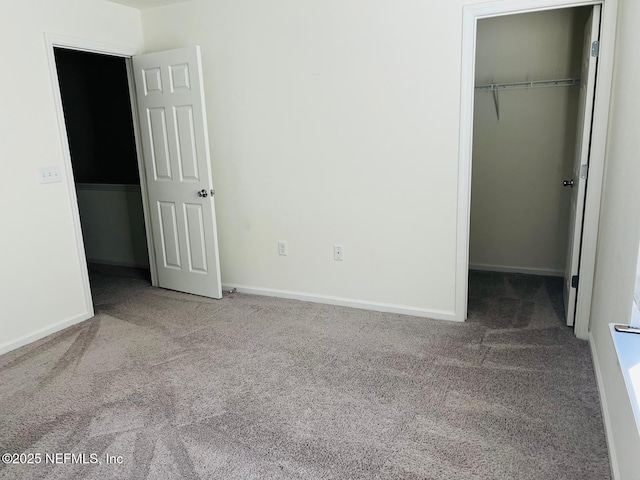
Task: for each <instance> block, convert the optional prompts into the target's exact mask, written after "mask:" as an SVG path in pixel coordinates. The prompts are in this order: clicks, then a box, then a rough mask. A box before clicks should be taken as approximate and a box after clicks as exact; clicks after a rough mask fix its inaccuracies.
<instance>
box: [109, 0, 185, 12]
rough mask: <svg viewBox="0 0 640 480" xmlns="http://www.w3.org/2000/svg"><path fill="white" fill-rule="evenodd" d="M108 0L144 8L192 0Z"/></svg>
mask: <svg viewBox="0 0 640 480" xmlns="http://www.w3.org/2000/svg"><path fill="white" fill-rule="evenodd" d="M107 1H108V2H113V3H120V4H122V5H127V6H128V7H133V8H137V9H139V10H144V9H145V8H154V7H161V6H163V5H171V4H172V3H181V2H188V1H190V0H107Z"/></svg>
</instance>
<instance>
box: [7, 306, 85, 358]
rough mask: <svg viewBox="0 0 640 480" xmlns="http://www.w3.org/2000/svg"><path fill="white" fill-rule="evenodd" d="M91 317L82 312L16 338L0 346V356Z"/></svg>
mask: <svg viewBox="0 0 640 480" xmlns="http://www.w3.org/2000/svg"><path fill="white" fill-rule="evenodd" d="M91 317H93V313H91V312H84V313H81V314H80V315H76V316H75V317H71V318H68V319H66V320H63V321H62V322H59V323H56V324H54V325H51V326H49V327H46V328H43V329H41V330H38V331H36V332H34V333H30V334H28V335H24V336H22V337H19V338H17V339H16V340H11V341H10V342H7V343H4V344H2V345H0V355H2V354H4V353H7V352H10V351H12V350H15V349H16V348H20V347H23V346H25V345H27V344H29V343H32V342H35V341H38V340H40V339H42V338H44V337H46V336H48V335H51V334H52V333H56V332H59V331H60V330H64V329H65V328H67V327H70V326H72V325H75V324H77V323H80V322H84V321H85V320H89V319H90V318H91Z"/></svg>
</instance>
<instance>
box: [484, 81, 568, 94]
mask: <svg viewBox="0 0 640 480" xmlns="http://www.w3.org/2000/svg"><path fill="white" fill-rule="evenodd" d="M577 85H580V79H579V78H563V79H561V80H534V81H531V82H510V83H490V84H487V85H476V90H493V91H496V90H515V89H517V88H541V87H573V86H577Z"/></svg>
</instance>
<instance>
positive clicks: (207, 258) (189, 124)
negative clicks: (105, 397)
mask: <svg viewBox="0 0 640 480" xmlns="http://www.w3.org/2000/svg"><path fill="white" fill-rule="evenodd" d="M45 38H46V42H47V47H48V53H49V66H50V71H51V76H52V80H53V82H54V89H55V96H56V108H57V111H58V120H59V127H60V133H61V141H62V148H63V151H64V157H65V170H67V171H68V172H75V171H76V170H77V169H78V168H81V167H76V166H75V165H73V163H74V162H73V161H72V158H71V157H72V156H73V153H72V148H73V147H72V146H71V144H70V138H69V137H70V135H69V134H68V132H67V130H68V126H71V123H73V122H68V121H67V118H66V117H67V115H66V113H65V110H64V106H63V103H64V101H63V98H62V97H63V88H64V87H63V88H61V87H60V79H59V76H58V66H57V63H58V60H57V58H56V57H60V52H61V51H62V50H72V51H77V52H80V53H84V54H88V55H90V56H92V57H91V58H93V59H94V60H92V61H102V60H104V59H105V58H106V59H109V58H111V57H115V59H114V61H115V64H114V65H111V66H110V67H111V68H115V70H116V71H118V72H119V73H115V75H116V77H117V78H113V79H112V81H113V82H120V84H121V86H122V89H121V92H122V95H121V98H120V99H119V100H118V101H117V102H116V101H112V102H111V101H105V100H104V98H99V99H97V100H96V103H97V104H98V105H99V108H97V109H96V110H97V111H96V112H95V115H98V116H99V115H104V116H106V117H108V115H106V114H103V113H102V112H100V109H101V108H112V105H113V103H119V104H120V105H121V110H122V119H120V118H119V117H118V118H117V119H116V120H115V121H104V119H103V118H100V119H98V120H96V121H95V124H96V125H99V128H101V129H102V131H100V132H99V134H95V132H94V134H93V136H94V137H96V136H99V137H101V138H102V139H103V140H105V141H106V142H117V141H119V138H115V137H118V135H115V134H114V133H113V127H114V122H121V123H122V125H120V126H123V130H122V131H121V132H120V134H121V135H126V136H128V137H129V140H128V141H125V142H123V143H125V144H129V147H130V146H131V143H132V142H131V141H130V136H131V135H132V136H133V139H134V141H133V143H134V145H135V149H131V148H129V149H128V150H126V152H119V153H118V154H122V155H123V156H124V157H125V158H133V157H136V159H137V179H138V181H137V183H136V184H124V185H126V188H124V189H122V188H120V190H125V192H124V194H122V192H121V194H122V195H121V198H120V207H121V208H120V212H121V213H123V215H120V217H119V223H120V226H121V227H123V228H122V229H121V230H124V231H128V234H127V235H125V236H124V237H125V238H124V239H125V240H127V237H128V240H129V241H128V242H127V241H124V242H122V243H123V244H124V245H125V247H124V249H123V250H125V251H128V253H129V256H128V257H129V258H128V260H127V259H126V258H125V260H124V261H122V258H120V260H118V259H116V260H114V259H113V257H110V258H108V259H107V260H106V261H105V259H104V257H102V258H100V259H99V261H98V262H94V264H95V263H98V264H99V265H100V266H101V268H104V267H105V265H108V266H110V267H125V268H130V265H133V267H134V268H142V269H143V270H145V272H146V271H147V270H148V273H149V274H148V275H145V277H146V278H147V279H148V278H149V277H150V283H151V285H153V286H157V287H161V288H167V289H171V290H176V291H180V292H184V293H191V294H196V295H202V296H206V297H210V298H222V282H221V278H220V261H219V255H218V241H217V228H216V220H215V201H214V193H215V190H214V189H213V179H212V175H211V158H210V151H209V142H208V135H207V134H208V129H207V121H206V110H205V104H204V86H203V78H202V60H201V54H200V47H198V46H192V47H184V48H179V49H175V50H169V51H164V52H155V53H148V54H144V55H138V54H137V53H138V52H135V51H131V50H129V49H126V48H122V47H118V46H113V45H104V44H99V43H95V42H90V41H86V40H81V39H74V38H67V37H60V36H56V35H51V34H46V35H45ZM95 54H98V55H97V56H93V55H95ZM63 55H64V53H63ZM95 59H98V60H95ZM107 70H109V68H108V67H107ZM100 74H101V70H100V69H98V68H95V65H93V67H90V68H88V73H86V75H84V76H85V77H86V78H88V79H89V80H88V82H86V83H87V84H88V85H87V86H86V88H85V89H84V90H85V91H87V92H89V91H92V93H95V94H96V95H98V96H99V97H106V96H108V95H107V94H108V91H109V89H112V88H113V85H112V84H111V83H112V82H110V81H104V82H103V81H102V80H100V81H98V80H97V79H96V78H95V77H96V76H99V75H100ZM105 74H106V73H105ZM111 74H114V73H113V72H111ZM125 79H126V84H125V83H124V82H123V80H125ZM83 81H85V80H83ZM125 87H126V88H125ZM75 90H76V87H75V86H74V85H73V84H72V86H71V91H72V93H71V95H72V96H73V95H74V94H75V93H76V92H75ZM93 91H94V92H93ZM127 92H128V97H127ZM127 98H128V101H127ZM78 101H79V102H82V103H84V105H82V106H81V107H79V108H78V109H82V108H87V109H88V108H90V107H91V106H90V105H86V104H87V103H91V102H90V101H89V100H87V98H84V99H80V100H78ZM125 104H126V107H125ZM125 117H126V118H125ZM125 124H126V129H125V127H124V125H125ZM129 127H131V131H129ZM124 130H127V132H126V133H123V131H124ZM105 132H106V133H105ZM83 134H84V135H85V136H86V135H87V132H86V129H85V131H84V133H82V131H81V136H82V135H83ZM103 134H104V135H103ZM82 141H85V142H86V139H83V140H82ZM83 148H84V149H85V150H91V149H90V148H87V147H86V146H84V147H83V146H81V147H76V151H81V152H82V151H83ZM94 150H96V149H94ZM112 163H113V162H111V160H110V159H109V158H106V160H104V161H103V162H102V163H100V162H99V164H98V166H94V167H95V168H93V169H89V170H90V171H93V172H94V173H95V171H97V170H99V169H100V168H102V167H103V166H104V164H107V165H109V166H112ZM129 172H130V173H129V174H128V179H129V180H126V181H131V178H133V177H134V176H135V175H136V173H135V171H133V172H131V171H129ZM111 173H112V172H108V173H107V174H106V175H107V176H109V178H111V177H110V175H111ZM67 178H68V179H69V180H70V181H68V183H67V185H68V188H69V191H70V194H71V197H72V198H74V199H80V198H81V197H82V193H80V192H81V191H82V190H83V187H84V185H87V184H84V185H83V184H82V183H81V182H77V180H76V179H75V175H74V174H70V175H67ZM98 181H99V182H102V181H104V180H101V179H100V180H98ZM90 185H92V186H91V187H89V188H88V190H92V189H93V190H96V188H97V187H96V186H95V185H102V187H101V188H102V189H104V190H106V191H107V192H109V194H112V193H113V192H114V191H118V187H113V186H112V185H109V184H102V183H96V184H90ZM104 185H108V187H104ZM138 191H139V193H138ZM101 193H103V194H104V193H105V192H101ZM103 196H104V195H103ZM139 200H140V202H141V203H142V218H143V221H142V222H140V217H141V216H140V209H139V204H140V202H139ZM81 201H82V200H80V202H81ZM95 203H96V202H93V204H95ZM98 203H99V202H98ZM107 205H109V206H112V202H107ZM81 210H85V212H88V214H87V213H85V214H84V215H83V217H84V218H90V219H92V220H95V223H96V225H97V226H96V228H97V230H98V233H97V234H96V238H98V239H100V240H104V236H103V235H104V229H105V227H104V221H103V219H102V218H101V215H93V214H92V213H93V210H92V209H91V208H90V207H86V208H84V207H80V206H79V205H78V202H76V201H72V202H71V214H72V218H73V222H74V229H75V234H76V248H77V251H78V259H79V262H80V266H81V269H80V274H81V277H82V282H83V286H84V292H85V302H86V308H87V314H86V318H90V317H91V316H93V314H94V308H93V299H92V295H91V285H90V279H89V268H88V265H90V264H91V260H93V259H92V258H91V257H90V256H89V255H91V253H89V255H86V254H85V251H86V250H89V247H85V243H86V244H87V245H89V241H90V240H89V239H87V241H85V237H87V234H86V233H85V232H84V230H86V229H87V227H86V226H85V225H84V224H85V223H86V222H85V221H84V218H83V221H82V224H81ZM125 218H126V222H125V221H124V220H123V219H125ZM127 224H128V226H127ZM141 225H143V226H144V235H142V232H141V230H140V226H141ZM120 233H122V232H120ZM143 237H144V238H145V240H146V247H147V248H146V252H148V253H147V255H146V259H145V255H144V254H143V253H142V251H143V250H142V243H143V241H142V238H143ZM121 240H122V238H121ZM127 244H128V245H127ZM102 246H103V247H106V249H107V250H108V249H109V248H112V247H113V245H112V243H111V242H107V243H106V245H105V243H104V242H102ZM93 247H94V245H92V247H91V248H93ZM104 250H105V248H103V249H102V250H100V248H96V249H95V250H93V251H101V252H102V253H104ZM120 253H122V251H121V252H120ZM145 260H146V261H145ZM147 265H148V266H147ZM112 270H113V269H112ZM147 281H148V280H147Z"/></svg>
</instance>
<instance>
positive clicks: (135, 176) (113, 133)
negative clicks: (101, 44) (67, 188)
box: [54, 48, 149, 272]
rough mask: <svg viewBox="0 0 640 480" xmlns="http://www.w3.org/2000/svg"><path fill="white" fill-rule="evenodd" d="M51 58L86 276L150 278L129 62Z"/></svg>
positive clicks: (85, 56) (61, 53)
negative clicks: (136, 273) (124, 273)
mask: <svg viewBox="0 0 640 480" xmlns="http://www.w3.org/2000/svg"><path fill="white" fill-rule="evenodd" d="M54 53H55V61H56V69H57V72H58V85H59V88H60V94H61V98H62V107H63V111H64V118H65V125H66V129H67V139H68V142H69V151H70V154H71V164H72V167H73V177H74V182H75V185H76V194H77V200H78V208H79V211H80V221H81V225H82V234H83V240H84V246H85V253H86V256H87V263H88V265H89V271H90V272H95V271H96V270H102V269H104V268H106V267H108V268H109V269H110V270H113V269H114V268H115V269H118V270H122V269H125V270H126V269H130V268H135V269H140V268H142V269H143V270H145V271H147V272H148V269H149V256H148V248H147V239H146V232H145V225H144V214H143V206H142V195H141V192H140V176H139V171H138V157H137V151H136V141H135V134H134V124H133V117H132V109H131V97H130V91H129V79H128V75H127V60H126V59H125V58H122V57H117V56H111V55H104V54H97V53H91V52H84V51H79V50H70V49H65V48H55V49H54Z"/></svg>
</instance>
